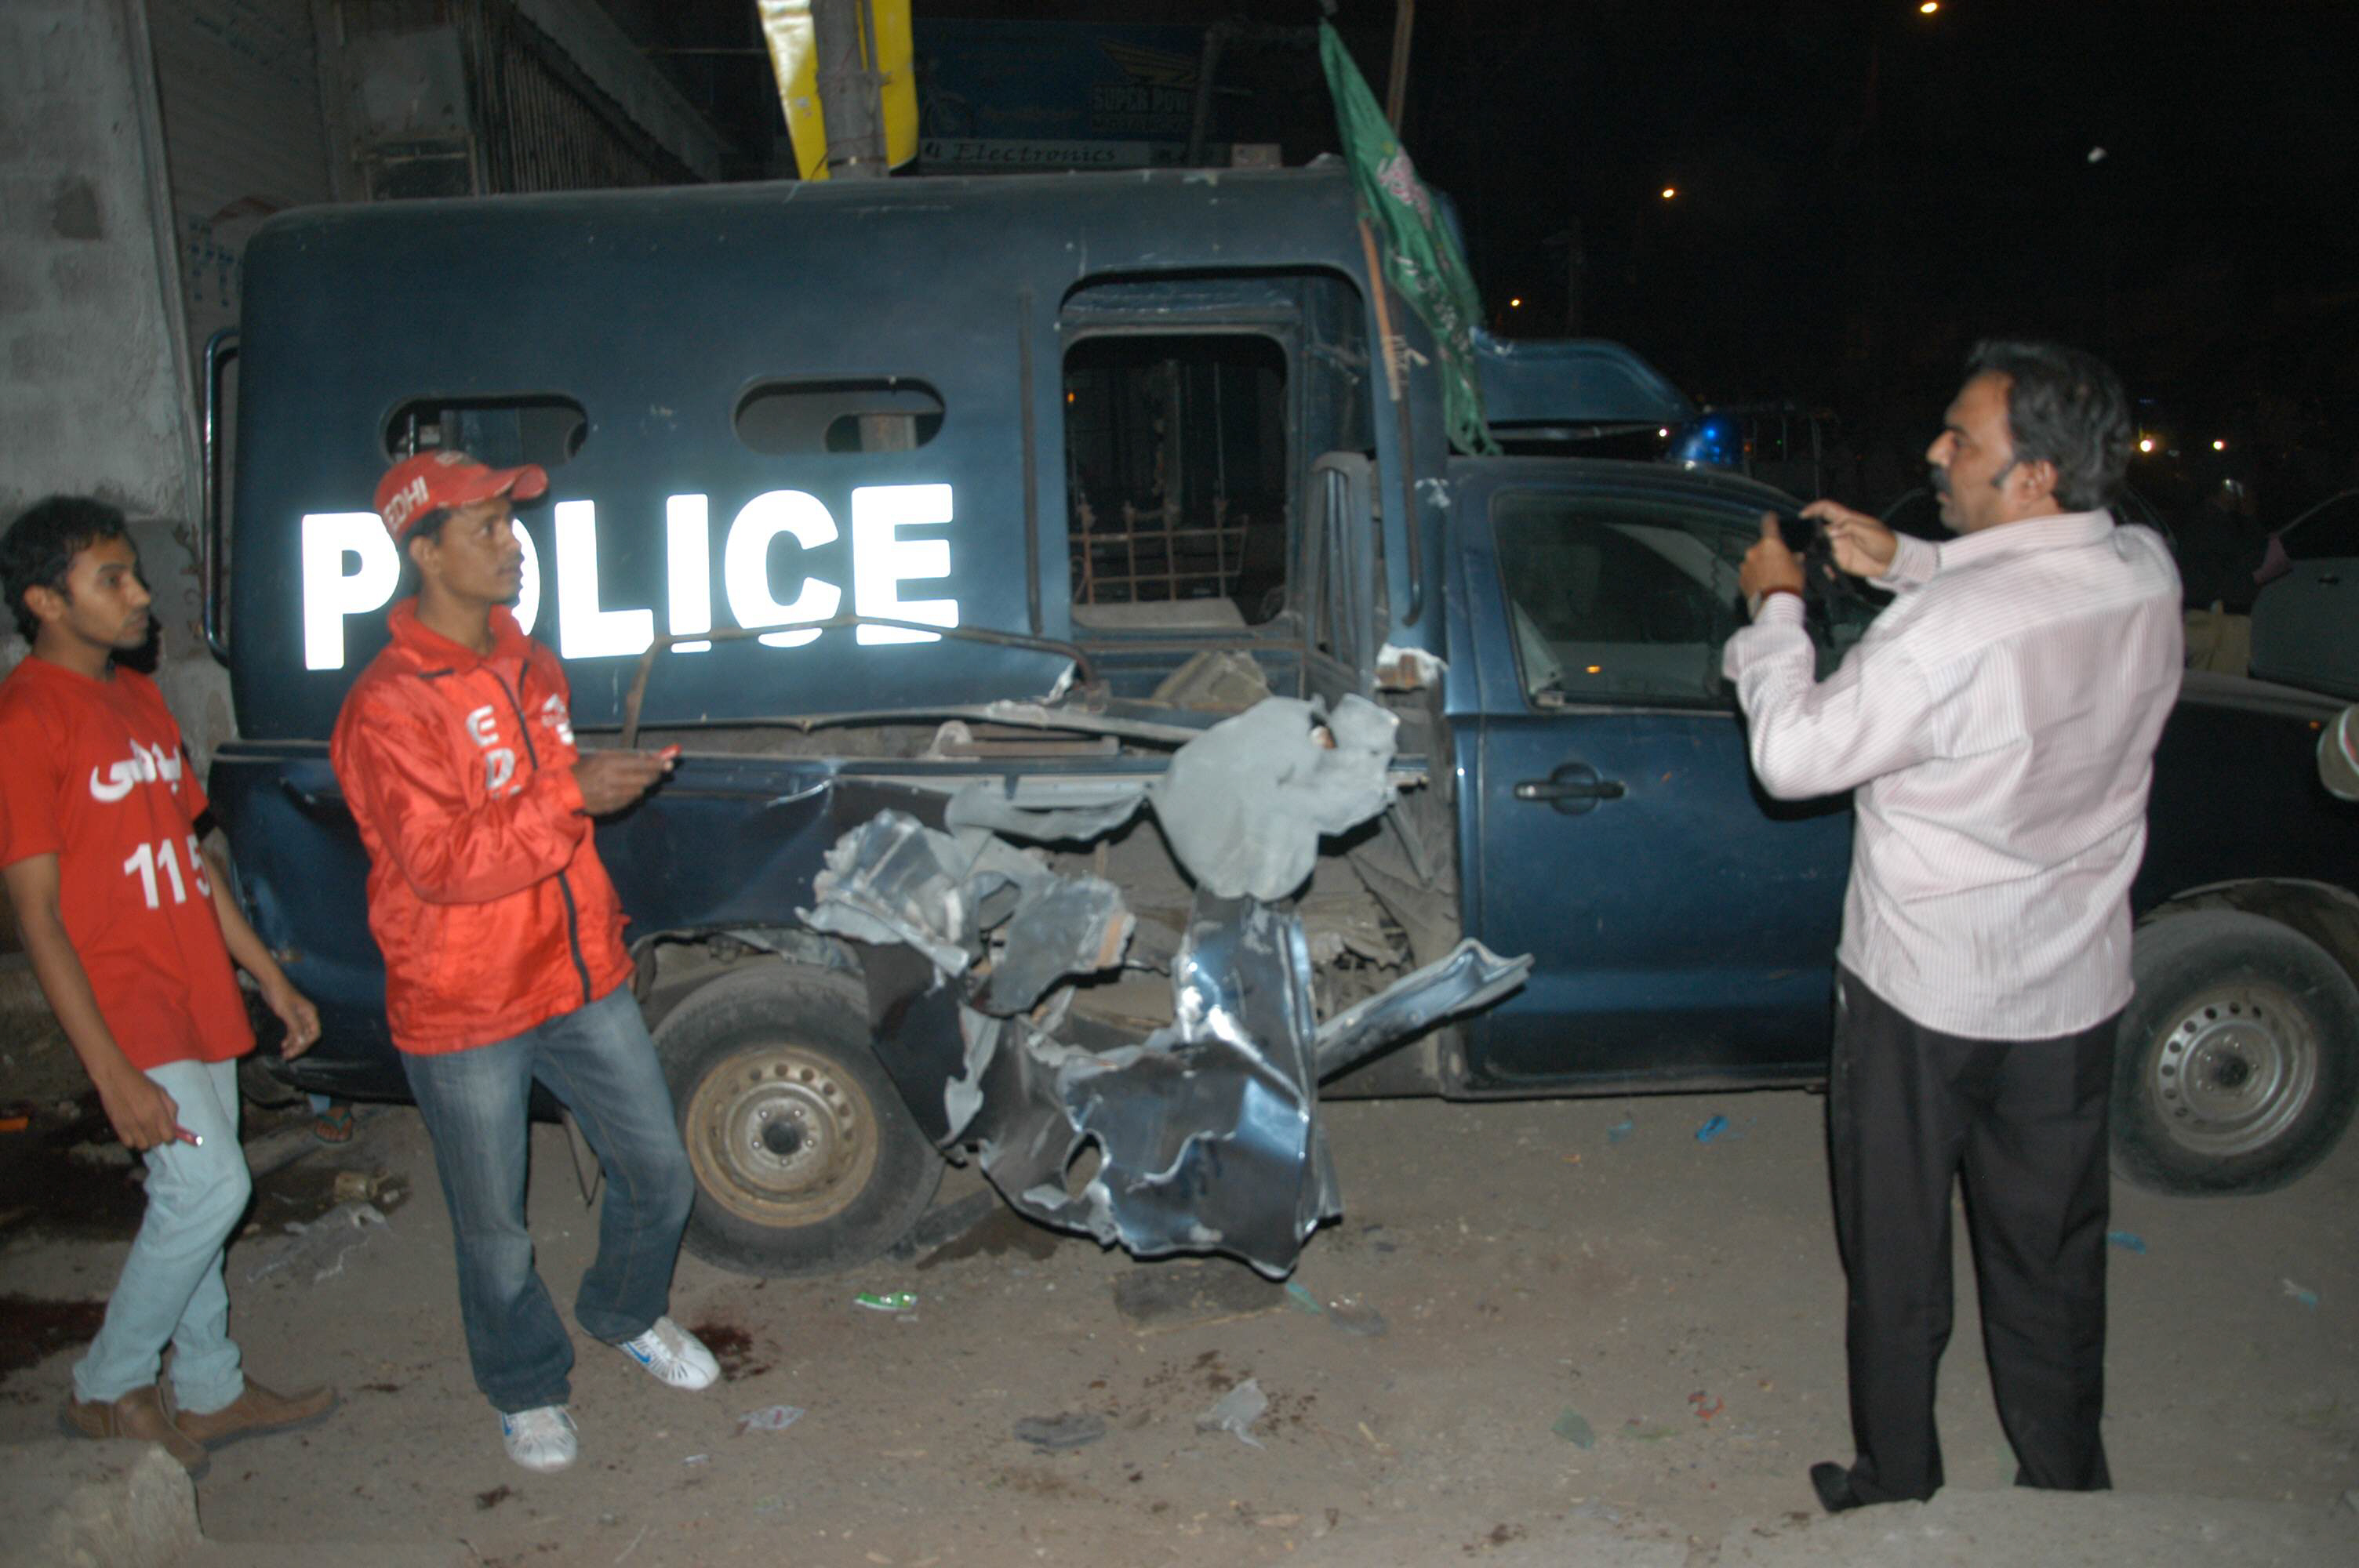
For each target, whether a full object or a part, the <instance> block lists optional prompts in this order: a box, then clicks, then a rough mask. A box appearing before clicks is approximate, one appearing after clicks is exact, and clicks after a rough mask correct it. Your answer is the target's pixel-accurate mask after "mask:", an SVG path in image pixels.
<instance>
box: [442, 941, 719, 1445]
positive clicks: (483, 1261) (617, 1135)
mask: <svg viewBox="0 0 2359 1568" xmlns="http://www.w3.org/2000/svg"><path fill="white" fill-rule="evenodd" d="M401 1065H402V1066H403V1067H404V1068H405V1069H406V1070H407V1071H408V1075H409V1087H410V1092H411V1094H412V1095H413V1096H415V1097H416V1098H417V1100H418V1109H419V1114H420V1115H422V1116H423V1117H424V1118H425V1119H426V1130H427V1131H428V1132H429V1134H431V1135H432V1137H433V1140H434V1167H435V1170H436V1172H437V1173H438V1174H440V1177H441V1178H442V1197H443V1200H444V1202H446V1203H447V1204H448V1205H449V1206H450V1209H451V1233H452V1237H453V1240H454V1242H455V1244H456V1250H457V1254H458V1264H459V1315H460V1318H461V1319H462V1321H463V1322H464V1323H465V1325H466V1327H467V1357H468V1359H469V1361H471V1362H472V1363H473V1367H474V1371H475V1386H476V1387H477V1388H479V1389H481V1390H484V1398H485V1399H488V1400H491V1401H492V1405H493V1408H494V1409H495V1410H498V1411H502V1412H504V1413H506V1414H514V1413H515V1412H516V1411H527V1410H533V1409H536V1408H537V1407H538V1406H541V1405H561V1404H563V1403H565V1401H566V1399H567V1397H568V1394H569V1392H570V1390H569V1387H568V1384H567V1381H566V1374H567V1373H568V1372H570V1371H571V1370H572V1368H573V1342H572V1340H571V1338H570V1337H569V1336H567V1334H566V1332H565V1325H564V1324H563V1323H561V1322H560V1321H559V1319H558V1315H557V1308H556V1307H555V1305H553V1304H552V1303H550V1301H549V1288H548V1287H547V1286H546V1285H544V1284H542V1283H541V1281H540V1274H539V1272H538V1271H537V1270H535V1269H534V1268H533V1264H532V1237H531V1235H530V1233H529V1232H527V1230H526V1229H525V1217H524V1191H525V1163H526V1156H527V1120H526V1102H527V1098H528V1097H529V1096H530V1094H531V1090H532V1082H533V1080H534V1079H535V1078H538V1079H539V1080H540V1081H541V1082H542V1083H544V1084H547V1085H548V1086H549V1092H550V1093H551V1094H554V1095H555V1096H556V1097H557V1098H558V1099H559V1100H560V1101H562V1102H563V1103H564V1105H565V1106H566V1108H568V1109H570V1110H571V1111H572V1112H573V1117H574V1119H575V1120H576V1121H577V1122H578V1123H580V1125H581V1128H582V1134H583V1136H585V1137H586V1138H588V1139H589V1141H590V1147H591V1148H592V1150H594V1151H595V1152H596V1153H597V1155H598V1163H599V1165H600V1166H601V1167H602V1168H603V1170H604V1171H605V1173H606V1201H605V1206H604V1209H603V1213H602V1214H601V1215H600V1217H599V1221H598V1258H597V1260H596V1261H595V1262H594V1263H592V1265H591V1266H590V1271H589V1272H588V1273H587V1274H584V1275H583V1276H582V1289H581V1291H580V1292H579V1293H578V1294H577V1295H576V1296H575V1297H574V1299H573V1315H574V1317H575V1319H576V1320H577V1321H579V1322H580V1323H581V1325H582V1328H583V1329H584V1330H585V1331H586V1332H588V1333H589V1334H591V1335H592V1336H594V1337H596V1338H599V1339H603V1340H605V1341H607V1342H608V1343H609V1344H620V1343H622V1342H623V1341H624V1340H626V1339H635V1338H636V1337H637V1336H640V1335H642V1334H644V1333H646V1332H647V1329H648V1327H649V1326H651V1325H653V1324H654V1323H655V1320H656V1319H657V1318H658V1317H660V1316H662V1315H663V1313H664V1308H665V1305H666V1303H667V1302H668V1300H669V1297H670V1294H671V1273H672V1265H673V1263H674V1262H675V1261H676V1260H678V1258H679V1238H680V1232H681V1231H682V1230H684V1229H686V1228H687V1226H688V1209H689V1205H690V1201H691V1200H692V1199H693V1197H694V1196H695V1182H694V1179H693V1178H692V1177H691V1176H690V1173H689V1169H688V1151H687V1150H686V1149H685V1148H684V1147H683V1146H682V1145H681V1143H680V1141H679V1127H678V1125H677V1124H676V1122H675V1119H674V1118H673V1116H672V1108H671V1091H670V1090H669V1088H667V1087H665V1085H664V1080H663V1074H662V1072H661V1071H660V1070H659V1069H658V1066H657V1065H656V1052H655V1043H654V1042H653V1041H652V1040H650V1039H648V1038H647V1023H646V1022H645V1021H644V1020H642V1019H641V1018H640V1016H639V1009H638V1004H637V1003H636V1001H634V1000H632V999H631V989H630V988H629V987H628V986H621V987H617V988H616V989H614V990H613V991H611V992H609V993H608V994H607V995H605V996H604V997H602V998H600V999H599V1000H596V1001H594V1002H592V1003H591V1004H590V1005H589V1006H587V1007H582V1008H577V1009H575V1010H574V1011H571V1012H567V1013H560V1015H558V1016H557V1017H555V1018H552V1019H550V1020H549V1021H548V1022H545V1023H541V1024H538V1025H536V1026H534V1027H533V1028H531V1029H527V1030H526V1031H525V1032H524V1033H521V1034H517V1035H512V1036H510V1037H509V1038H508V1039H506V1040H501V1041H496V1042H495V1043H494V1044H489V1045H480V1046H476V1047H475V1048H473V1049H472V1050H467V1051H453V1052H451V1053H449V1054H442V1055H416V1054H410V1053H408V1052H404V1053H403V1054H402V1057H401Z"/></svg>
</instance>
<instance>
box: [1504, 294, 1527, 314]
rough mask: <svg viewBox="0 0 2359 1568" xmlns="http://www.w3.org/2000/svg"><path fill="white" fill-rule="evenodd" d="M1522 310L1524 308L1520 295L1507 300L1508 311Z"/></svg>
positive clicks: (1522, 298)
mask: <svg viewBox="0 0 2359 1568" xmlns="http://www.w3.org/2000/svg"><path fill="white" fill-rule="evenodd" d="M1507 308H1508V309H1510V310H1521V309H1522V308H1524V297H1523V296H1522V295H1520V294H1518V295H1517V296H1516V297H1514V298H1512V299H1510V300H1508V301H1507Z"/></svg>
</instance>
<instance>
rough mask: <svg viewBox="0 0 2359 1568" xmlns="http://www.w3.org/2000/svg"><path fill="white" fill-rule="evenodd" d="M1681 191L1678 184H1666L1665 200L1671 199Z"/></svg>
mask: <svg viewBox="0 0 2359 1568" xmlns="http://www.w3.org/2000/svg"><path fill="white" fill-rule="evenodd" d="M1679 193H1680V188H1679V187H1678V186H1676V185H1666V186H1665V187H1663V200H1666V201H1669V200H1670V199H1671V198H1672V197H1674V196H1677V195H1678V194H1679Z"/></svg>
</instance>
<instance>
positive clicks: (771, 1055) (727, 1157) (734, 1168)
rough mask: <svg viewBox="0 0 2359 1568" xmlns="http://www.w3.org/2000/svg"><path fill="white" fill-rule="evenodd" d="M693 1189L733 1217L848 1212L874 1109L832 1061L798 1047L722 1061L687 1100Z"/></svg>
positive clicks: (870, 1144)
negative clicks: (695, 1184)
mask: <svg viewBox="0 0 2359 1568" xmlns="http://www.w3.org/2000/svg"><path fill="white" fill-rule="evenodd" d="M683 1120H684V1121H685V1122H686V1124H687V1133H688V1158H689V1164H690V1167H691V1168H692V1169H693V1170H694V1171H695V1173H696V1179H697V1184H698V1185H699V1186H701V1188H703V1189H704V1191H705V1192H706V1193H707V1194H708V1195H711V1196H712V1198H713V1199H714V1201H716V1202H718V1203H719V1204H721V1205H722V1206H723V1207H724V1208H726V1209H728V1210H729V1211H730V1212H731V1213H733V1214H735V1215H737V1216H739V1217H742V1218H745V1219H748V1220H751V1221H753V1222H754V1223H756V1224H757V1225H765V1226H798V1225H815V1224H818V1223H819V1222H820V1221H821V1220H825V1219H829V1218H832V1217H834V1216H835V1215H838V1214H841V1213H842V1212H843V1210H844V1209H846V1208H848V1207H850V1206H851V1205H852V1203H853V1200H854V1199H855V1198H857V1197H858V1196H859V1195H860V1194H861V1192H862V1190H863V1189H864V1188H865V1187H866V1186H867V1184H868V1179H869V1177H870V1176H871V1175H872V1174H874V1173H875V1169H876V1143H877V1122H876V1108H875V1105H873V1104H872V1103H871V1102H870V1100H869V1098H868V1096H867V1094H866V1093H865V1092H864V1091H863V1089H862V1088H861V1087H860V1085H859V1084H858V1083H857V1082H855V1081H854V1080H853V1078H851V1077H850V1076H848V1075H846V1074H845V1073H843V1071H841V1070H840V1069H839V1068H838V1067H837V1066H836V1065H835V1064H834V1063H833V1062H832V1061H830V1060H829V1059H828V1058H827V1057H826V1056H823V1055H821V1054H819V1053H817V1052H814V1051H810V1050H806V1049H804V1048H802V1047H800V1046H797V1045H762V1046H756V1047H755V1048H754V1049H752V1050H749V1051H745V1052H743V1053H741V1054H738V1055H735V1056H732V1057H730V1058H729V1059H728V1060H727V1061H725V1062H723V1063H721V1064H720V1065H717V1066H715V1067H714V1068H713V1069H712V1071H711V1072H710V1073H707V1074H706V1075H705V1076H704V1077H703V1078H702V1080H701V1081H700V1082H699V1083H698V1084H697V1086H696V1089H695V1091H694V1093H692V1094H691V1095H690V1097H689V1102H688V1111H687V1114H686V1116H685V1117H684V1118H683Z"/></svg>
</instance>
